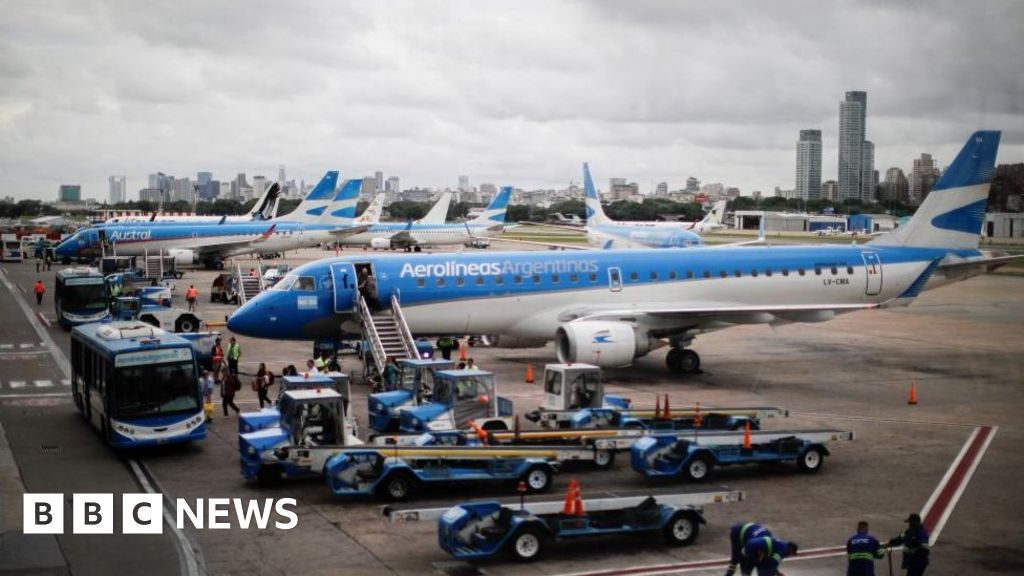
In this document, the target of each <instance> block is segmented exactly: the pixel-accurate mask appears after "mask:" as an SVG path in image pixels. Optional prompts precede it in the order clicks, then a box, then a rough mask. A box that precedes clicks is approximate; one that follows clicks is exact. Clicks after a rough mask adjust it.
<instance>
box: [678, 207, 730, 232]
mask: <svg viewBox="0 0 1024 576" xmlns="http://www.w3.org/2000/svg"><path fill="white" fill-rule="evenodd" d="M725 205H726V201H725V200H719V201H718V202H715V203H714V204H712V205H711V210H710V211H709V212H708V214H707V216H705V217H704V218H703V219H702V220H698V221H697V222H679V223H678V224H679V225H680V226H683V227H684V228H686V229H687V230H690V231H691V232H696V233H697V234H705V233H707V232H711V231H713V230H718V229H719V228H725V224H723V223H722V219H724V218H725Z"/></svg>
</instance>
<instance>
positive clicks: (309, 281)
mask: <svg viewBox="0 0 1024 576" xmlns="http://www.w3.org/2000/svg"><path fill="white" fill-rule="evenodd" d="M292 290H295V291H298V292H316V280H314V279H313V277H312V276H299V280H298V282H296V283H295V285H294V286H292Z"/></svg>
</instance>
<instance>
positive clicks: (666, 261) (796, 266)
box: [229, 246, 976, 340]
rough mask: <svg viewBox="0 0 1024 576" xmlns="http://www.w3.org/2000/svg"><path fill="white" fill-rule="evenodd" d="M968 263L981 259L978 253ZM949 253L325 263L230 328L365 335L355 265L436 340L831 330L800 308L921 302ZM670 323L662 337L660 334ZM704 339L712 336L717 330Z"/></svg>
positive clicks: (577, 255) (502, 256)
mask: <svg viewBox="0 0 1024 576" xmlns="http://www.w3.org/2000/svg"><path fill="white" fill-rule="evenodd" d="M968 252H969V253H966V252H965V254H963V255H964V256H971V255H975V254H976V251H968ZM948 253H949V251H948V250H939V249H918V248H892V247H874V246H814V247H806V246H783V247H771V248H765V247H749V248H746V247H741V248H733V249H729V250H722V249H715V248H688V249H684V250H664V251H657V252H651V251H649V250H638V251H585V252H557V253H552V252H537V251H534V252H502V253H493V254H460V255H452V254H432V255H418V256H413V257H410V256H406V255H362V256H345V257H342V258H335V259H325V260H320V261H317V262H312V263H309V264H306V265H304V266H301V267H299V268H297V269H296V270H294V271H293V272H292V274H294V275H296V276H309V277H312V278H313V279H314V280H315V283H316V291H314V292H295V291H281V290H271V291H268V292H266V293H263V294H261V295H260V296H258V297H257V298H255V299H253V300H252V301H250V302H248V303H246V304H245V305H244V306H242V307H241V308H240V309H238V310H237V311H236V312H235V313H234V314H233V315H232V317H231V319H230V321H229V328H230V329H231V330H232V331H234V332H238V333H241V334H246V335H251V336H256V337H264V338H278V339H299V340H308V339H313V338H318V337H336V336H339V335H340V334H341V333H342V332H347V333H358V326H357V325H356V324H355V323H354V322H353V321H352V319H353V314H354V306H355V298H356V289H355V282H354V278H355V273H354V270H353V264H356V263H369V264H370V265H371V266H372V267H373V270H374V273H375V274H376V275H377V286H378V291H379V294H378V298H379V300H380V301H381V302H388V301H389V300H390V298H391V296H392V295H397V296H398V297H399V299H400V302H401V305H402V310H403V314H404V315H405V318H406V320H407V322H408V324H409V326H410V329H411V330H412V331H413V332H414V333H416V334H421V335H428V334H502V335H508V336H513V337H519V338H524V339H540V340H550V339H552V338H553V336H554V334H555V331H556V329H557V328H558V327H559V325H561V324H562V323H564V322H568V321H570V320H573V319H576V318H578V317H579V316H580V315H584V316H585V315H587V314H590V313H592V312H593V311H594V310H622V311H626V312H624V313H625V314H627V315H628V311H629V310H633V309H635V310H638V311H639V310H645V311H649V310H651V309H664V310H665V311H666V312H665V315H664V316H663V317H662V316H658V315H657V314H655V315H651V314H650V313H649V312H646V317H645V319H644V322H646V323H648V324H650V325H651V326H649V327H650V328H652V329H655V330H658V329H663V330H664V331H665V333H669V332H671V331H672V330H674V329H683V328H685V326H683V325H679V326H673V322H676V320H674V319H673V316H672V314H671V313H670V311H672V310H685V309H687V308H695V307H700V308H716V309H723V310H733V309H735V310H740V309H742V308H744V307H751V308H756V307H763V306H774V307H791V308H792V309H791V310H788V311H786V312H785V313H780V314H776V315H775V317H774V318H770V317H769V316H772V315H771V314H751V315H750V316H749V317H745V316H743V314H737V315H735V316H734V317H733V320H732V322H733V323H759V322H770V321H774V320H794V321H821V320H827V319H828V318H830V317H831V316H827V317H826V316H822V315H816V316H815V315H810V314H807V315H804V313H803V312H801V310H800V308H801V307H806V308H816V309H820V308H828V307H830V306H834V307H836V308H837V309H841V308H843V307H846V308H847V309H855V308H856V307H858V306H860V307H869V306H870V305H877V304H882V303H888V302H898V301H903V300H906V299H910V298H912V297H914V296H916V295H917V293H918V292H919V291H920V290H921V289H922V288H923V286H924V284H925V283H926V282H927V281H928V279H929V278H930V276H931V272H932V271H933V270H934V265H935V263H937V262H938V261H939V260H940V259H942V258H943V257H945V256H946V255H947V254H948ZM658 324H661V325H662V326H661V328H659V327H658V326H657V325H658ZM706 328H713V326H710V325H709V326H707V327H706Z"/></svg>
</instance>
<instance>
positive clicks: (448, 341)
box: [437, 336, 455, 360]
mask: <svg viewBox="0 0 1024 576" xmlns="http://www.w3.org/2000/svg"><path fill="white" fill-rule="evenodd" d="M437 349H438V350H440V351H441V357H442V358H444V359H445V360H451V359H452V350H453V349H455V340H453V339H452V337H451V336H441V337H440V338H438V339H437Z"/></svg>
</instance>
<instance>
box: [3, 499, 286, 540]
mask: <svg viewBox="0 0 1024 576" xmlns="http://www.w3.org/2000/svg"><path fill="white" fill-rule="evenodd" d="M64 504H65V499H64V494H43V493H38V494H25V495H24V499H23V500H22V511H23V514H22V517H23V520H22V531H23V532H24V533H25V534H63V533H64V527H65V524H64V519H65V514H64ZM296 505H297V502H296V500H295V499H294V498H280V499H277V500H274V499H273V498H266V499H263V500H243V499H241V498H197V499H196V500H195V501H194V502H189V501H188V500H186V499H185V498H178V499H176V500H175V502H174V510H173V516H174V521H175V526H176V527H177V529H178V530H183V529H185V528H188V527H191V528H194V529H197V530H230V529H232V528H234V527H235V525H237V526H238V527H239V528H241V529H243V530H249V529H251V528H255V529H257V530H266V529H268V528H269V527H271V526H272V527H273V528H275V529H278V530H291V529H292V528H295V527H296V526H297V525H298V523H299V517H298V515H297V514H296V513H295V510H294V508H295V506H296ZM116 515H117V512H116V510H115V508H114V495H113V494H73V495H72V498H71V513H70V516H71V533H72V534H114V520H115V516H116ZM232 515H233V516H234V520H235V525H232V523H231V518H232ZM120 517H121V531H120V533H121V534H163V530H164V498H163V496H162V495H161V494H122V495H121V514H120ZM167 520H168V521H170V516H168V518H167Z"/></svg>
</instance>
